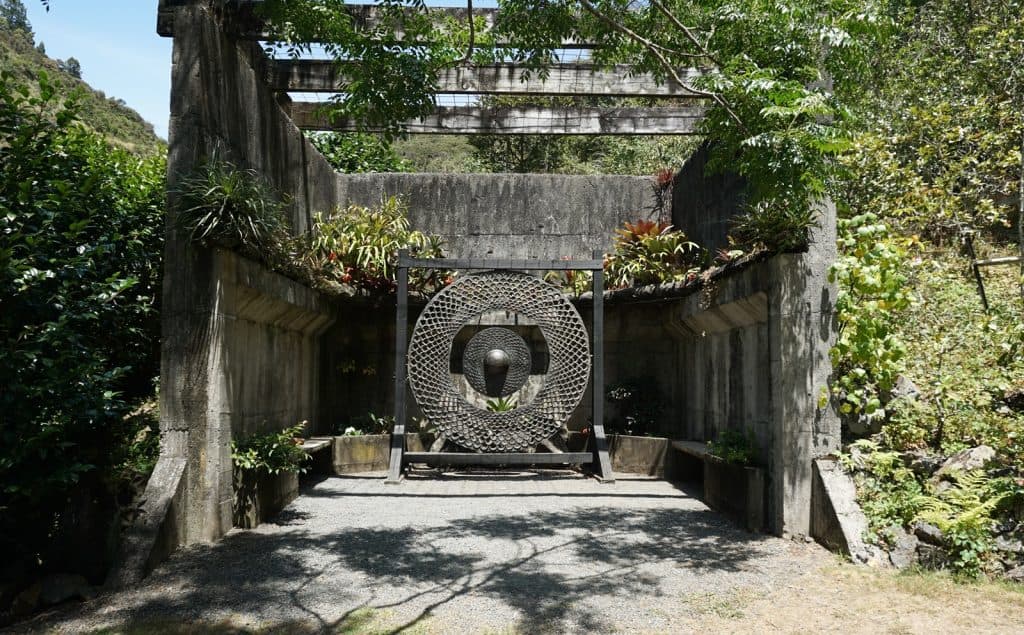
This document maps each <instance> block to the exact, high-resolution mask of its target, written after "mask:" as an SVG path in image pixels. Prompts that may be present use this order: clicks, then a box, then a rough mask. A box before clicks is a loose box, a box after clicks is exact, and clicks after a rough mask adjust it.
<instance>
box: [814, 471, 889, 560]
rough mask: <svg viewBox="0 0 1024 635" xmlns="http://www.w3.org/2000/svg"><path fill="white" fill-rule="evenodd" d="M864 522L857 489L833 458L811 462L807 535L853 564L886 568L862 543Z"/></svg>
mask: <svg viewBox="0 0 1024 635" xmlns="http://www.w3.org/2000/svg"><path fill="white" fill-rule="evenodd" d="M867 531H868V519H867V517H866V516H865V515H864V512H863V511H861V508H860V505H858V504H857V488H856V486H855V485H854V483H853V479H852V478H851V477H850V475H849V474H847V473H846V472H844V471H843V469H842V468H841V467H840V466H839V463H838V462H837V461H836V460H835V459H817V460H815V461H814V484H813V489H812V494H811V533H810V535H811V536H813V537H814V539H815V540H817V541H818V542H819V543H821V544H822V545H823V546H824V547H826V548H827V549H830V550H832V551H835V552H838V553H841V554H844V555H847V556H850V558H851V559H852V560H853V561H854V562H858V563H865V564H870V565H872V566H879V567H885V566H888V558H887V557H886V555H885V554H884V553H882V552H881V551H879V550H878V549H877V548H875V547H874V546H872V545H869V544H867V543H865V542H864V536H865V535H866V534H867Z"/></svg>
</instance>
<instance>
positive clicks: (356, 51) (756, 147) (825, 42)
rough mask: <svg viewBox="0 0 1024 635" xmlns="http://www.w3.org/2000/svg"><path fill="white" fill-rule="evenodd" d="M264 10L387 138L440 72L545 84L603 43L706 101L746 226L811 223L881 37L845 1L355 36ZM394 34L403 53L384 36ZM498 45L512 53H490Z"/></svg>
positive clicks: (294, 7) (422, 13)
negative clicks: (758, 217) (475, 69)
mask: <svg viewBox="0 0 1024 635" xmlns="http://www.w3.org/2000/svg"><path fill="white" fill-rule="evenodd" d="M261 8H262V10H263V11H264V15H265V17H267V18H268V20H269V22H270V25H271V31H272V34H273V36H274V38H275V39H276V40H277V42H278V43H280V45H282V46H284V48H286V49H287V50H289V51H291V52H292V53H293V54H296V55H299V54H302V53H306V52H309V51H310V50H311V49H310V44H309V43H310V42H314V41H324V42H326V43H327V44H326V46H325V47H324V50H325V51H326V52H327V53H328V54H330V55H332V56H334V57H335V59H336V60H338V62H339V63H343V64H345V65H346V70H347V72H348V73H349V76H350V77H351V81H350V82H349V84H348V85H347V86H346V87H345V89H346V90H345V92H344V93H343V94H342V95H341V96H340V97H338V98H337V99H336V101H335V102H334V105H335V107H336V109H337V112H339V113H340V114H344V115H345V116H348V117H354V118H355V119H357V120H358V121H361V122H362V123H364V124H365V125H370V126H381V127H383V128H384V129H385V130H387V131H388V132H389V133H390V134H397V133H399V132H400V131H401V130H400V129H401V126H400V122H401V121H403V120H405V119H410V118H413V117H417V116H421V115H423V114H426V113H427V112H430V111H431V110H433V108H434V102H433V97H432V95H433V93H434V92H436V89H437V74H438V72H439V70H440V69H443V68H446V67H452V66H457V65H460V64H466V63H471V62H472V63H485V62H495V61H502V60H512V61H514V62H517V63H520V64H523V65H525V66H527V68H529V69H531V70H532V71H534V72H537V73H544V72H545V69H546V68H547V67H548V66H550V65H551V64H552V63H554V62H556V61H557V59H558V51H559V50H560V49H561V47H562V43H563V41H565V40H567V39H577V40H584V41H588V42H593V43H596V44H599V45H600V46H599V48H597V49H596V50H595V52H594V55H593V58H592V61H593V63H594V64H596V65H597V66H603V67H610V66H611V65H614V64H617V63H627V64H631V65H633V67H634V68H635V69H636V70H638V71H646V72H651V73H653V74H654V75H655V77H657V78H658V80H659V81H666V82H673V83H676V84H678V85H679V86H681V87H682V89H683V90H684V91H686V92H689V93H690V94H692V95H694V96H695V97H704V98H706V99H708V100H710V102H711V104H712V107H711V108H710V110H709V112H708V115H707V117H706V119H705V121H704V123H703V124H702V125H703V128H702V132H703V133H704V134H706V135H707V136H708V137H710V138H712V139H713V140H714V141H715V144H714V156H713V158H712V161H711V167H712V169H719V170H724V169H730V170H735V171H738V172H739V173H740V174H741V175H742V176H744V177H745V179H746V182H747V184H748V187H749V193H748V197H747V201H748V203H749V211H750V212H751V213H754V214H770V215H773V216H774V217H775V218H795V219H806V218H807V217H808V215H807V214H802V213H795V214H794V213H791V212H792V210H794V209H796V210H798V211H800V210H809V209H812V208H813V204H814V202H815V201H816V200H817V199H819V198H821V197H822V196H824V195H825V193H826V192H825V184H826V181H827V179H828V176H829V175H830V173H831V171H832V169H833V165H834V158H835V155H836V153H837V152H838V151H840V150H842V149H843V148H844V147H845V146H846V143H847V139H846V135H845V131H844V128H843V125H842V124H843V123H844V115H845V109H844V106H843V102H842V99H841V98H842V96H843V95H845V94H846V92H845V90H844V89H845V88H847V87H848V86H851V85H853V84H856V83H857V80H858V78H859V76H860V75H861V74H862V73H863V72H864V71H865V70H866V69H868V68H869V67H870V63H869V62H870V59H871V56H872V54H873V52H874V51H876V49H877V47H876V46H875V41H876V40H878V39H880V38H881V37H883V36H884V35H885V34H886V33H887V31H886V29H885V28H884V27H885V25H886V24H887V20H886V17H885V15H884V14H882V13H881V12H880V11H879V10H878V9H877V8H876V7H875V5H874V3H872V2H867V3H865V2H854V1H853V0H827V1H824V2H822V1H816V0H789V1H788V2H784V3H763V2H755V3H750V2H735V1H731V0H717V1H714V2H701V3H694V2H690V1H689V0H651V1H650V2H649V3H646V4H635V3H624V2H620V1H618V0H563V1H560V2H550V0H501V1H500V2H499V9H500V11H499V14H498V18H497V22H496V24H495V25H494V28H493V30H487V29H485V28H484V25H483V22H482V21H479V20H477V21H467V23H466V24H459V23H458V22H457V21H453V20H450V19H449V20H444V19H437V18H435V17H433V16H432V14H431V13H430V10H429V9H428V8H427V7H426V6H425V4H423V3H420V2H409V3H405V2H400V1H395V0H391V1H388V2H384V3H382V4H380V5H378V11H379V18H380V20H379V26H377V27H375V28H373V29H360V28H359V25H358V22H359V21H357V20H352V19H351V16H350V15H349V13H348V9H347V8H346V7H345V4H344V3H343V2H341V1H340V0H289V1H287V2H286V1H284V0H268V1H267V2H264V3H262V5H261ZM397 30H400V31H401V32H402V42H401V43H402V45H401V46H396V45H395V44H396V42H395V41H394V38H393V37H392V36H391V34H392V33H393V32H395V31H397ZM498 38H500V39H501V40H503V41H507V42H508V45H507V46H502V47H496V46H494V45H493V44H494V42H496V41H499V40H498ZM691 66H700V67H701V68H702V69H704V70H705V74H704V78H703V79H701V80H699V81H697V82H687V81H686V80H684V79H683V77H682V75H681V74H680V73H679V72H678V69H679V68H681V67H691ZM833 80H834V83H835V85H836V87H837V88H838V89H839V90H837V91H836V93H835V94H833V92H832V90H831V85H832V83H833ZM791 229H792V230H793V231H795V232H806V231H807V230H808V227H806V226H802V227H792V228H791ZM769 238H770V237H769Z"/></svg>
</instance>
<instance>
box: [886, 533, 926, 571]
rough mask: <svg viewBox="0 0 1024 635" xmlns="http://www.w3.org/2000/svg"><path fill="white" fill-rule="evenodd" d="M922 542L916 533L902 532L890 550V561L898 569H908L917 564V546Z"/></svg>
mask: <svg viewBox="0 0 1024 635" xmlns="http://www.w3.org/2000/svg"><path fill="white" fill-rule="evenodd" d="M919 544H920V541H918V539H917V536H915V535H914V534H908V533H901V534H900V535H899V536H898V537H897V538H896V542H895V544H894V546H893V548H892V551H890V552H889V561H890V562H892V566H894V567H896V568H897V569H906V568H907V567H910V566H913V565H915V564H917V546H918V545H919Z"/></svg>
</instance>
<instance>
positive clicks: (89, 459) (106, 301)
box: [0, 73, 165, 570]
mask: <svg viewBox="0 0 1024 635" xmlns="http://www.w3.org/2000/svg"><path fill="white" fill-rule="evenodd" d="M77 118H78V104H77V102H76V100H75V99H74V98H69V99H66V100H61V99H60V98H58V97H57V87H56V86H55V85H54V84H52V83H51V82H50V81H49V79H48V78H47V77H46V76H45V75H42V74H41V75H40V77H39V79H38V85H36V86H31V87H26V86H18V85H16V84H15V83H14V81H13V79H12V78H11V76H10V75H9V74H6V73H4V74H0V342H2V343H3V345H2V346H0V418H2V421H3V423H2V426H0V550H2V551H3V552H4V553H7V554H11V559H10V560H9V561H8V562H7V563H5V568H6V566H12V567H18V566H20V565H24V566H25V567H26V568H28V569H29V570H32V569H47V568H50V569H51V570H52V568H53V567H56V566H60V567H62V568H63V570H68V569H72V568H73V567H74V566H75V564H74V563H73V562H68V561H67V560H64V559H63V557H62V556H60V555H58V550H59V549H60V548H61V546H60V545H59V544H57V542H58V541H57V538H56V537H57V536H60V535H63V534H64V533H66V532H71V531H72V529H74V528H75V525H76V523H77V521H76V517H75V513H74V510H73V509H71V506H69V500H70V499H71V497H72V495H75V496H76V497H78V498H79V499H84V500H86V501H93V500H97V499H102V498H104V497H105V496H106V495H107V494H108V493H109V488H110V487H111V486H112V485H113V483H112V481H115V480H116V479H117V475H116V474H115V471H116V469H117V466H118V464H120V463H123V462H124V461H125V459H126V458H129V457H126V456H125V455H126V453H128V450H126V448H127V446H129V445H130V443H131V441H132V439H134V438H135V436H136V434H137V432H138V427H139V425H140V424H139V423H138V419H137V418H131V417H126V415H127V414H128V413H129V412H131V411H132V410H133V409H134V407H135V405H136V404H137V403H138V402H139V401H141V400H142V399H144V398H146V397H148V396H149V395H151V394H152V390H153V384H152V378H153V377H154V376H155V375H156V374H157V372H158V366H159V364H158V347H159V344H158V343H159V320H158V319H157V316H158V307H159V298H160V291H159V290H160V259H161V254H162V252H163V222H162V214H163V201H164V171H165V162H164V160H163V159H162V158H149V159H140V158H138V157H136V156H133V155H131V154H128V153H126V152H124V151H120V150H117V149H114V148H112V147H110V146H109V145H107V144H106V143H105V142H104V141H103V140H102V139H100V138H99V137H97V136H96V135H95V134H93V133H90V132H88V131H86V130H84V129H83V128H82V127H81V126H80V125H79V124H78V119H77ZM79 530H81V531H84V529H81V528H78V529H76V530H75V531H79Z"/></svg>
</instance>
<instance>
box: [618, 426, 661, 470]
mask: <svg viewBox="0 0 1024 635" xmlns="http://www.w3.org/2000/svg"><path fill="white" fill-rule="evenodd" d="M668 448H669V440H668V439H666V438H664V437H634V436H629V435H625V434H612V435H609V437H608V456H609V458H610V459H611V462H612V471H613V472H616V473H626V474H646V475H647V476H658V477H664V476H665V462H666V459H667V458H668Z"/></svg>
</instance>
